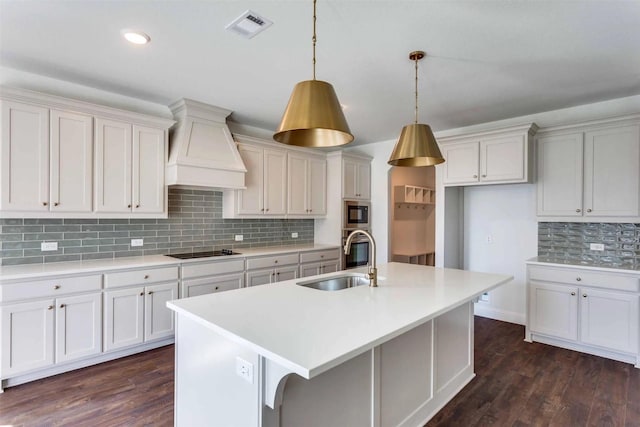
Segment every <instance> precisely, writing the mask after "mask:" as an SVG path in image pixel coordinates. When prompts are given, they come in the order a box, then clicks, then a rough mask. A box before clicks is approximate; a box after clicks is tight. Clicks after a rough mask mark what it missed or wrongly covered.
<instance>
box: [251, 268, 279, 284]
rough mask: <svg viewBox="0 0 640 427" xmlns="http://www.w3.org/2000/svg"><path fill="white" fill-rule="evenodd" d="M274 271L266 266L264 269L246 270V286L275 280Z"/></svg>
mask: <svg viewBox="0 0 640 427" xmlns="http://www.w3.org/2000/svg"><path fill="white" fill-rule="evenodd" d="M275 275H276V273H275V271H273V269H271V268H268V269H264V270H253V271H247V281H246V283H247V286H258V285H268V284H269V283H273V282H275Z"/></svg>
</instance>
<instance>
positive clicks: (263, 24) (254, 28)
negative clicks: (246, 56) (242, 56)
mask: <svg viewBox="0 0 640 427" xmlns="http://www.w3.org/2000/svg"><path fill="white" fill-rule="evenodd" d="M272 24H273V22H271V21H270V20H268V19H267V18H265V17H264V16H260V15H258V14H257V13H255V12H253V11H251V10H247V11H245V12H244V13H243V14H242V15H240V16H238V17H237V18H236V19H234V20H233V22H231V23H230V24H229V25H227V26H226V27H224V28H225V29H227V30H229V31H233V32H234V33H236V34H240V35H241V36H242V37H246V38H248V39H250V38H252V37H254V36H256V35H257V34H258V33H261V32H262V31H264V30H266V29H267V28H269V27H270V26H271V25H272Z"/></svg>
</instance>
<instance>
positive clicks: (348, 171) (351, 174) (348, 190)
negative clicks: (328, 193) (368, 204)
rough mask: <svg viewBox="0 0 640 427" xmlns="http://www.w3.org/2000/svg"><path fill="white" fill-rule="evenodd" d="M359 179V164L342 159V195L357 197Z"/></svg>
mask: <svg viewBox="0 0 640 427" xmlns="http://www.w3.org/2000/svg"><path fill="white" fill-rule="evenodd" d="M357 180H358V164H357V163H355V162H353V161H350V160H347V159H344V160H343V161H342V197H344V198H345V199H356V198H357V196H356V193H357V192H358V191H357V188H356V185H357Z"/></svg>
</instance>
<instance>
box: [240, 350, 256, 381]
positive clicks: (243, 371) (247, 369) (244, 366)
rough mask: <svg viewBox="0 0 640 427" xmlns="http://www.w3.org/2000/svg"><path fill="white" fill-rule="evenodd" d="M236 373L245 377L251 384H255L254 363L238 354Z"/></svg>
mask: <svg viewBox="0 0 640 427" xmlns="http://www.w3.org/2000/svg"><path fill="white" fill-rule="evenodd" d="M236 374H237V375H238V376H239V377H241V378H244V379H245V380H246V381H247V382H248V383H249V384H253V364H251V363H249V362H247V361H246V360H244V359H243V358H241V357H240V356H236Z"/></svg>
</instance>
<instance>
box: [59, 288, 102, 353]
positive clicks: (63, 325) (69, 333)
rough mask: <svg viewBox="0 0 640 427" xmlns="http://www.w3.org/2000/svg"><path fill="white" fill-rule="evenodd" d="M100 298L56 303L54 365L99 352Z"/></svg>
mask: <svg viewBox="0 0 640 427" xmlns="http://www.w3.org/2000/svg"><path fill="white" fill-rule="evenodd" d="M101 300H102V295H101V294H99V293H96V294H89V295H79V296H74V297H66V298H58V299H56V305H57V307H56V363H60V362H68V361H70V360H74V359H79V358H81V357H85V356H90V355H92V354H99V353H101V352H102V301H101Z"/></svg>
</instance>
